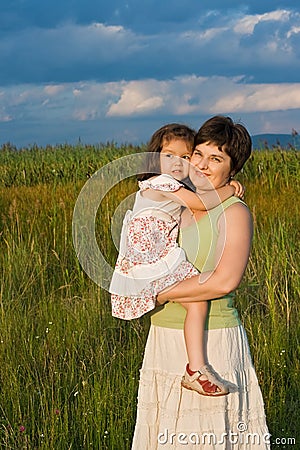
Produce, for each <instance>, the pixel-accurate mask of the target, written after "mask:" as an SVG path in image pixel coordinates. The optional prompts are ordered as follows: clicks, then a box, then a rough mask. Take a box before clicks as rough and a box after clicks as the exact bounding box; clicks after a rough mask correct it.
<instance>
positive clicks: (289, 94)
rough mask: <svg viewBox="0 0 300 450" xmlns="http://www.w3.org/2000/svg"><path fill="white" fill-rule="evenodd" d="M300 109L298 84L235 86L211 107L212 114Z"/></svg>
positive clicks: (299, 88) (299, 85) (299, 86)
mask: <svg viewBox="0 0 300 450" xmlns="http://www.w3.org/2000/svg"><path fill="white" fill-rule="evenodd" d="M298 108H300V83H294V84H283V83H280V84H261V85H258V84H254V85H240V86H236V88H235V92H234V91H233V92H231V93H229V94H227V95H226V96H223V97H222V96H221V97H220V98H219V99H218V100H217V102H216V103H215V104H214V105H212V107H211V111H214V112H217V111H219V112H227V111H231V112H255V111H280V110H289V109H298Z"/></svg>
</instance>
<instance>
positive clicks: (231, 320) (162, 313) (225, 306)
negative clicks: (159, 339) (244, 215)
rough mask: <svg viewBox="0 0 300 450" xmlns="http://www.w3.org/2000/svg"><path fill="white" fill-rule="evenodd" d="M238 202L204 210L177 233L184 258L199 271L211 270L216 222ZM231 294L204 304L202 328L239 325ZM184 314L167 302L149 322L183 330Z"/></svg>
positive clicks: (215, 238)
mask: <svg viewBox="0 0 300 450" xmlns="http://www.w3.org/2000/svg"><path fill="white" fill-rule="evenodd" d="M238 202H241V200H240V199H238V198H237V197H230V198H229V199H227V200H225V202H223V203H221V204H220V205H218V206H217V207H216V208H213V209H211V210H209V211H208V213H207V214H206V215H205V216H203V217H201V219H200V220H199V221H198V222H194V223H193V224H192V225H190V226H188V227H186V228H183V229H181V230H180V235H179V243H180V246H181V247H182V248H183V249H184V250H185V252H186V256H187V259H188V260H189V261H190V262H191V263H192V264H193V265H194V266H195V267H196V268H197V269H198V270H199V272H207V271H211V270H214V268H215V250H216V244H217V240H218V235H219V231H218V219H219V217H220V215H221V213H222V211H223V210H224V209H226V208H228V207H229V206H231V205H233V204H234V203H238ZM234 297H235V293H234V292H231V293H230V294H228V295H227V296H226V297H222V298H219V299H211V300H210V301H209V302H208V315H207V319H206V329H216V328H231V327H235V326H237V325H240V323H241V322H240V319H239V316H238V312H237V310H236V308H235V307H234ZM185 315H186V311H185V309H184V308H183V306H181V305H180V304H179V303H172V302H169V303H167V304H166V305H164V306H163V307H159V308H156V309H155V310H154V311H153V312H152V314H151V323H152V324H153V325H157V326H160V327H165V328H177V329H183V324H184V319H185Z"/></svg>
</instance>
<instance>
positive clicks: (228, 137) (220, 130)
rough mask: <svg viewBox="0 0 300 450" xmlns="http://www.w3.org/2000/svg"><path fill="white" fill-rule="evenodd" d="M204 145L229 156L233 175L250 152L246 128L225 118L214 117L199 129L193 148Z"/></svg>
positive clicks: (250, 145) (250, 147) (250, 143)
mask: <svg viewBox="0 0 300 450" xmlns="http://www.w3.org/2000/svg"><path fill="white" fill-rule="evenodd" d="M204 143H208V144H212V145H216V146H217V147H218V149H219V150H220V151H223V152H225V153H226V154H227V155H228V156H230V159H231V170H232V174H233V175H234V174H236V173H237V172H239V171H240V170H241V169H242V167H243V165H244V164H245V162H246V161H247V159H248V158H249V156H250V154H251V150H252V141H251V137H250V134H249V133H248V131H247V130H246V128H245V127H244V126H243V125H242V124H240V123H235V122H233V120H232V119H231V118H230V117H225V116H214V117H212V118H211V119H208V120H207V121H206V122H204V124H203V125H202V126H201V127H200V129H199V131H198V132H197V133H196V136H195V141H194V148H195V147H197V145H200V144H204Z"/></svg>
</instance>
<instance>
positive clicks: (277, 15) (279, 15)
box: [233, 9, 291, 34]
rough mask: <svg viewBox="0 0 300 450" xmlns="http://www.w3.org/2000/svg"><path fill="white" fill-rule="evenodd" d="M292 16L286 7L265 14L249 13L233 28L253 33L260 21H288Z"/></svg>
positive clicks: (239, 32)
mask: <svg viewBox="0 0 300 450" xmlns="http://www.w3.org/2000/svg"><path fill="white" fill-rule="evenodd" d="M290 16H291V12H290V11H287V10H285V9H281V10H276V11H271V12H268V13H265V14H254V15H247V16H245V17H243V18H242V19H239V20H238V21H237V23H236V24H235V25H234V27H233V29H234V31H235V32H236V33H238V34H252V33H253V31H254V28H255V26H256V25H257V24H258V23H260V22H268V21H277V22H286V21H288V20H289V18H290Z"/></svg>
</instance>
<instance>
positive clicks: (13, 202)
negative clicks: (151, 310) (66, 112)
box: [0, 143, 300, 450]
mask: <svg viewBox="0 0 300 450" xmlns="http://www.w3.org/2000/svg"><path fill="white" fill-rule="evenodd" d="M139 151H141V149H140V148H137V147H132V146H126V147H125V146H123V147H117V146H115V145H114V143H107V144H105V145H100V146H99V147H88V146H85V147H82V146H80V145H78V146H73V147H71V146H61V147H47V148H37V147H33V148H31V149H24V150H18V151H17V150H15V149H13V148H12V147H11V146H10V145H8V144H7V145H5V146H3V147H2V149H1V150H0V169H1V170H0V208H1V214H0V246H1V247H0V266H1V271H0V277H1V286H0V296H1V297H0V389H1V400H0V446H1V448H3V449H13V450H16V449H44V450H52V449H53V450H65V449H66V450H67V449H88V448H91V449H115V450H120V449H122V450H123V449H129V448H130V442H131V437H132V433H133V427H134V422H135V411H136V395H137V386H138V376H139V368H140V366H141V362H142V356H143V349H144V344H145V340H146V335H147V330H148V326H149V323H148V319H147V318H142V319H141V320H139V321H135V322H129V323H127V322H122V321H118V320H116V319H113V318H112V317H111V314H110V300H109V295H108V294H107V292H106V291H105V290H102V289H101V288H100V287H99V286H97V285H96V284H95V283H93V282H92V281H91V280H90V279H89V278H88V276H87V275H86V274H85V272H84V271H83V270H82V268H81V266H80V264H79V262H78V260H77V258H76V254H75V252H74V248H73V244H72V214H73V209H74V205H75V202H76V199H77V197H78V195H79V193H80V190H81V188H82V187H83V185H84V183H85V182H86V181H87V180H88V179H89V177H90V176H91V175H92V174H93V173H94V172H95V171H96V170H97V169H99V168H100V167H102V166H103V165H105V164H107V163H108V162H109V161H111V160H113V159H115V158H118V157H120V156H123V155H125V154H131V153H134V152H139ZM239 179H240V180H241V181H242V182H243V183H244V184H245V185H246V187H247V189H246V202H247V203H248V205H249V207H250V209H251V211H252V213H253V217H254V223H255V236H254V242H253V248H252V253H251V258H250V262H249V265H248V268H247V272H246V274H245V277H244V280H243V282H242V285H241V287H240V289H239V291H238V301H237V307H238V309H239V311H240V313H241V316H242V319H243V322H244V325H245V327H246V330H247V333H248V337H249V340H250V345H251V350H252V355H253V359H254V363H255V367H256V370H257V373H258V377H259V380H260V383H261V388H262V392H263V397H264V401H265V405H266V412H267V418H268V424H269V428H270V432H271V433H272V435H273V441H275V439H276V438H277V439H281V441H280V443H279V441H278V445H274V446H273V448H295V449H296V448H300V430H299V419H298V414H299V400H300V386H299V373H300V362H299V361H300V346H299V340H300V333H299V331H300V327H299V312H300V311H299V310H300V306H299V290H300V289H299V287H300V283H299V254H300V249H299V241H300V239H299V229H300V223H299V222H300V214H299V212H300V211H299V183H300V181H299V180H300V153H299V152H297V151H293V150H289V151H283V150H281V149H273V150H269V151H267V150H264V151H259V152H258V151H257V152H254V153H253V156H252V157H251V160H250V161H249V162H248V163H247V167H246V168H245V169H244V172H243V173H242V174H240V176H239ZM135 190H136V183H135V182H134V181H133V180H132V179H129V180H128V181H127V182H124V183H122V185H121V186H120V187H119V188H118V189H113V190H112V191H111V192H110V193H109V195H108V196H107V198H105V202H104V204H103V207H102V213H101V221H99V222H101V223H99V224H98V229H97V233H98V239H99V243H101V248H103V249H104V250H105V255H106V257H107V259H108V260H109V261H110V262H113V261H114V258H115V256H116V250H115V248H114V245H113V243H112V240H111V236H110V234H109V224H110V219H111V216H112V214H113V209H114V207H115V206H111V205H117V204H118V202H119V201H120V199H121V198H124V197H125V196H126V195H128V193H129V192H134V191H135ZM100 241H101V242H100ZM290 438H293V439H295V442H296V444H295V445H293V446H292V444H293V442H294V441H291V440H289V439H290ZM141 450H142V449H141Z"/></svg>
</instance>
